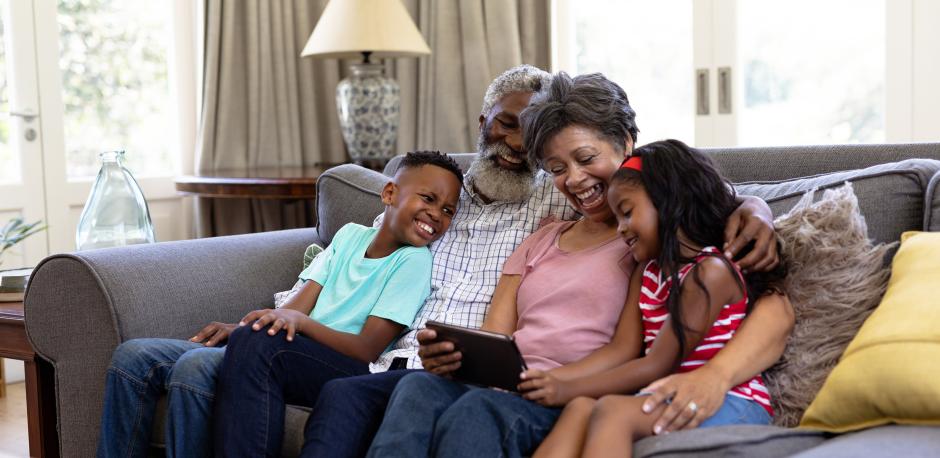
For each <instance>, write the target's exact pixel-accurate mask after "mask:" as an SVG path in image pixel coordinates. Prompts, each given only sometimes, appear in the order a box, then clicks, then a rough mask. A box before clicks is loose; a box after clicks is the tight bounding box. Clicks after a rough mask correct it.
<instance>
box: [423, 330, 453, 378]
mask: <svg viewBox="0 0 940 458" xmlns="http://www.w3.org/2000/svg"><path fill="white" fill-rule="evenodd" d="M417 338H418V344H419V347H418V356H420V357H421V365H422V366H424V370H426V371H428V372H430V373H432V374H436V375H440V376H448V375H450V373H451V372H454V371H455V370H457V368H459V367H460V358H462V357H463V355H461V354H460V352H459V351H454V343H453V342H447V341H438V340H437V333H436V332H434V330H432V329H422V330H420V331H418V334H417Z"/></svg>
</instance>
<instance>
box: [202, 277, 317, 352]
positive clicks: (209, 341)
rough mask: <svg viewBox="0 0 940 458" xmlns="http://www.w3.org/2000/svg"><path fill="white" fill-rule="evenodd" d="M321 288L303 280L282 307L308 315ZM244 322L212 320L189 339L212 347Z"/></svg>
mask: <svg viewBox="0 0 940 458" xmlns="http://www.w3.org/2000/svg"><path fill="white" fill-rule="evenodd" d="M321 289H322V287H321V286H320V284H318V283H316V282H313V281H308V282H304V284H303V286H301V288H300V290H299V291H298V292H297V293H296V294H294V295H293V296H292V297H291V299H290V300H289V301H288V302H287V303H286V304H284V307H289V308H291V309H293V310H298V311H301V312H303V313H304V314H306V315H309V314H310V311H311V310H313V304H315V303H316V301H317V297H319V295H320V290H321ZM244 324H245V319H244V318H242V321H241V322H240V323H239V324H230V323H220V322H218V321H213V322H211V323H209V324H207V325H206V326H205V327H204V328H202V329H201V330H200V331H199V332H197V333H196V335H194V336H193V337H191V338H190V339H189V340H190V341H192V342H203V343H204V345H205V346H207V347H214V346H216V345H219V344H221V343H223V342H225V341H226V340H228V336H229V335H231V334H232V331H234V330H235V328H236V327H238V326H239V325H241V326H244ZM291 338H293V334H291Z"/></svg>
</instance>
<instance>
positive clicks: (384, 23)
mask: <svg viewBox="0 0 940 458" xmlns="http://www.w3.org/2000/svg"><path fill="white" fill-rule="evenodd" d="M366 51H368V52H371V53H372V57H376V58H382V57H407V56H421V55H426V54H430V53H431V49H430V48H428V44H427V43H426V42H425V41H424V37H422V36H421V32H419V31H418V28H417V27H416V26H415V23H414V21H413V20H411V15H409V14H408V11H407V10H406V9H405V6H404V5H402V4H401V2H400V1H399V0H331V1H330V3H328V4H327V5H326V9H324V10H323V15H322V16H320V21H319V22H317V26H316V27H314V29H313V33H311V34H310V38H309V39H308V40H307V45H306V46H304V50H303V52H301V53H300V55H301V57H306V56H317V57H331V58H355V57H359V56H360V55H361V54H362V52H366Z"/></svg>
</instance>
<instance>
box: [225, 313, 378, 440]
mask: <svg viewBox="0 0 940 458" xmlns="http://www.w3.org/2000/svg"><path fill="white" fill-rule="evenodd" d="M285 336H286V333H285V332H284V331H281V332H279V333H277V334H276V335H274V336H271V335H268V333H267V330H266V329H265V330H260V331H253V330H252V329H251V328H250V327H248V326H245V327H241V328H238V329H236V330H235V331H234V332H232V335H231V336H230V337H229V342H228V347H227V350H226V351H225V361H224V363H223V364H222V370H221V372H220V373H219V381H218V387H217V390H216V392H217V393H218V402H216V403H215V415H214V416H213V420H214V423H213V428H214V440H215V450H214V451H215V453H216V455H217V456H223V457H226V456H232V457H242V456H252V457H260V456H274V457H280V456H281V445H282V441H283V439H284V409H285V404H293V405H299V406H305V407H313V406H314V404H316V402H317V399H318V398H319V396H320V391H321V388H322V387H323V385H324V384H326V383H327V382H329V381H331V380H335V379H339V378H344V377H350V376H354V375H362V374H367V373H368V372H369V365H368V364H366V363H364V362H362V361H359V360H357V359H354V358H351V357H349V356H346V355H344V354H342V353H339V352H337V351H336V350H333V349H332V348H330V347H328V346H326V345H323V344H321V343H319V342H317V341H315V340H313V339H311V338H309V337H306V336H302V335H295V336H294V340H293V341H288V340H287V339H286V338H285Z"/></svg>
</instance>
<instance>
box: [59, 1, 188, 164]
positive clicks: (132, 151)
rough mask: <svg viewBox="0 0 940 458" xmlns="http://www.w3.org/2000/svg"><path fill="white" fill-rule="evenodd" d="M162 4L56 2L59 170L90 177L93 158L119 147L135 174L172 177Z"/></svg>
mask: <svg viewBox="0 0 940 458" xmlns="http://www.w3.org/2000/svg"><path fill="white" fill-rule="evenodd" d="M171 15H172V8H170V7H169V6H168V5H167V4H166V2H123V1H117V0H60V1H59V8H58V22H59V50H60V55H59V66H60V68H61V70H62V99H63V104H64V109H65V118H64V129H65V146H66V169H67V171H68V172H67V173H68V176H69V178H70V179H75V178H83V177H90V176H94V175H95V174H96V173H97V171H98V168H99V165H100V164H99V160H98V154H99V153H101V152H103V151H110V150H125V151H126V155H125V157H126V159H127V165H128V168H130V169H131V170H132V171H133V172H134V173H135V175H137V176H168V175H172V174H173V173H175V171H176V169H177V161H178V157H177V154H176V152H175V151H174V147H175V145H174V143H173V139H174V138H175V137H174V136H173V135H172V133H173V132H174V131H175V129H176V124H175V123H174V122H173V120H172V119H171V118H170V114H171V113H173V112H174V110H173V105H171V101H172V100H173V99H172V97H171V96H170V88H169V81H168V71H167V68H168V67H167V65H168V63H167V61H168V59H167V57H168V50H169V49H170V46H171V38H172V35H171V34H172V22H171V21H172V16H171Z"/></svg>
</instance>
